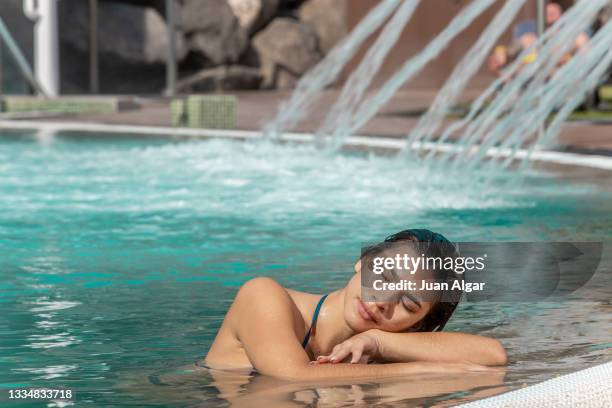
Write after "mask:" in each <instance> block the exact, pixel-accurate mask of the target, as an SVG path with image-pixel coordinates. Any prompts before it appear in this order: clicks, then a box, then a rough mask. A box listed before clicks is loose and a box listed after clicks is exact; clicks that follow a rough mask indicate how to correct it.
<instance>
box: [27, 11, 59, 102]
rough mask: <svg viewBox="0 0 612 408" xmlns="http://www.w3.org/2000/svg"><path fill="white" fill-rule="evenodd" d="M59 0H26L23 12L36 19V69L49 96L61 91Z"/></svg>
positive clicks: (33, 19) (39, 79)
mask: <svg viewBox="0 0 612 408" xmlns="http://www.w3.org/2000/svg"><path fill="white" fill-rule="evenodd" d="M57 1H58V0H46V1H36V0H24V2H23V12H24V13H25V15H26V16H27V17H28V18H30V19H31V20H32V21H34V71H35V73H36V79H37V80H38V83H39V84H40V85H41V86H42V87H43V89H44V90H45V91H46V93H47V95H49V96H58V95H59V91H60V73H59V70H60V65H59V37H58V35H59V34H58V23H57Z"/></svg>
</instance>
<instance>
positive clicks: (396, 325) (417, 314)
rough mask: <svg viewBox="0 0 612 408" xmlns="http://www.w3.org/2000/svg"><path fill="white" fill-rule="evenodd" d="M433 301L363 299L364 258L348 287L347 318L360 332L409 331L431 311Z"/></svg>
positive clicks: (405, 297) (350, 324)
mask: <svg viewBox="0 0 612 408" xmlns="http://www.w3.org/2000/svg"><path fill="white" fill-rule="evenodd" d="M432 305H433V302H426V301H419V300H416V299H415V300H411V299H410V298H409V297H407V296H398V299H397V300H396V301H395V300H394V301H392V302H366V301H363V300H362V298H361V261H358V262H357V263H356V264H355V274H354V275H353V277H352V278H351V279H350V280H349V282H348V283H347V285H346V288H345V296H344V320H345V321H346V323H347V324H348V325H349V327H350V328H351V329H352V330H354V331H355V332H357V333H361V332H364V331H366V330H370V329H379V330H383V331H387V332H403V331H409V329H410V328H411V327H413V326H414V325H415V324H417V323H418V322H419V321H421V320H422V319H423V318H424V317H425V316H426V315H427V313H429V311H430V310H431V307H432Z"/></svg>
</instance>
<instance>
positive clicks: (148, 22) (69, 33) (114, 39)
mask: <svg viewBox="0 0 612 408" xmlns="http://www.w3.org/2000/svg"><path fill="white" fill-rule="evenodd" d="M58 4H59V5H60V9H59V10H60V26H61V28H62V29H61V30H60V38H61V41H62V42H65V43H68V44H69V45H71V46H72V47H73V48H74V49H76V50H78V51H81V52H83V53H87V52H88V51H89V17H88V10H89V8H88V2H85V1H82V0H62V1H61V2H59V3H58ZM167 32H168V27H167V25H166V22H165V21H164V19H163V18H162V16H161V15H160V14H159V13H158V12H157V11H156V10H154V9H152V8H148V7H138V6H132V5H129V4H121V3H115V2H101V3H99V8H98V38H99V41H98V51H99V53H100V55H101V57H103V56H105V55H107V56H108V55H112V56H114V57H118V58H119V59H120V60H123V61H126V62H128V63H130V64H152V63H164V62H165V61H166V55H167V48H168V35H167ZM176 45H177V47H176V49H177V58H178V59H179V60H181V59H183V58H184V57H185V55H186V54H187V49H186V47H185V42H184V39H183V36H182V35H177V44H176Z"/></svg>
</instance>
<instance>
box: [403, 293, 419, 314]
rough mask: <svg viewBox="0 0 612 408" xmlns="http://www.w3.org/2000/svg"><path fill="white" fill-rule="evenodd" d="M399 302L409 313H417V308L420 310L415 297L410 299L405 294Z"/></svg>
mask: <svg viewBox="0 0 612 408" xmlns="http://www.w3.org/2000/svg"><path fill="white" fill-rule="evenodd" d="M401 302H402V305H403V306H404V308H405V309H406V310H407V311H409V312H410V313H418V312H419V310H421V305H420V304H419V302H418V301H417V300H416V299H415V300H413V299H411V298H410V297H409V296H407V295H402V297H401Z"/></svg>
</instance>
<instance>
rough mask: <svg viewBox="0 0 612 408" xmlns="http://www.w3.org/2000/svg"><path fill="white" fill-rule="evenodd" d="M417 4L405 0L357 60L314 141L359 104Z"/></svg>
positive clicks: (411, 0) (332, 145) (333, 146)
mask: <svg viewBox="0 0 612 408" xmlns="http://www.w3.org/2000/svg"><path fill="white" fill-rule="evenodd" d="M418 5H419V0H406V1H405V2H404V3H403V4H402V5H401V7H400V8H399V9H398V10H397V12H396V13H395V15H394V16H393V18H392V19H391V20H390V21H389V23H388V24H387V25H386V26H385V28H384V30H383V31H382V33H381V34H380V35H379V36H378V39H377V40H376V41H375V42H374V44H372V46H371V47H370V49H369V50H368V52H367V53H366V55H365V56H364V58H363V59H362V60H361V64H359V67H358V68H357V69H356V70H355V71H353V73H352V74H351V76H350V77H349V79H348V80H347V81H346V83H345V84H344V87H343V88H342V92H341V94H340V97H338V99H337V101H336V103H335V104H334V106H333V107H332V109H331V110H330V111H329V113H328V114H327V117H326V118H325V121H324V122H323V125H322V126H321V127H320V128H319V130H318V132H317V139H318V140H319V141H321V140H322V139H323V138H325V137H326V136H327V135H328V134H330V133H332V132H333V130H334V128H335V126H336V123H343V122H346V121H348V120H349V118H348V115H350V114H351V112H354V111H355V110H356V107H357V106H358V104H359V102H360V101H361V100H362V99H363V95H364V92H365V91H366V90H367V89H368V86H369V85H370V83H371V82H372V80H373V79H374V76H375V75H376V73H377V72H378V70H379V69H380V66H381V65H382V63H383V61H384V60H385V57H386V56H387V54H388V53H389V51H390V50H391V48H392V47H393V46H394V45H395V43H396V42H397V40H398V39H399V36H400V34H401V33H402V31H403V29H404V27H405V26H406V24H407V23H408V21H409V20H410V18H411V17H412V15H413V13H414V10H415V9H416V7H417V6H418ZM327 142H328V144H329V145H330V146H329V147H332V148H337V147H339V146H337V143H334V140H333V139H331V140H328V141H327ZM335 142H337V140H336V141H335Z"/></svg>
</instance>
